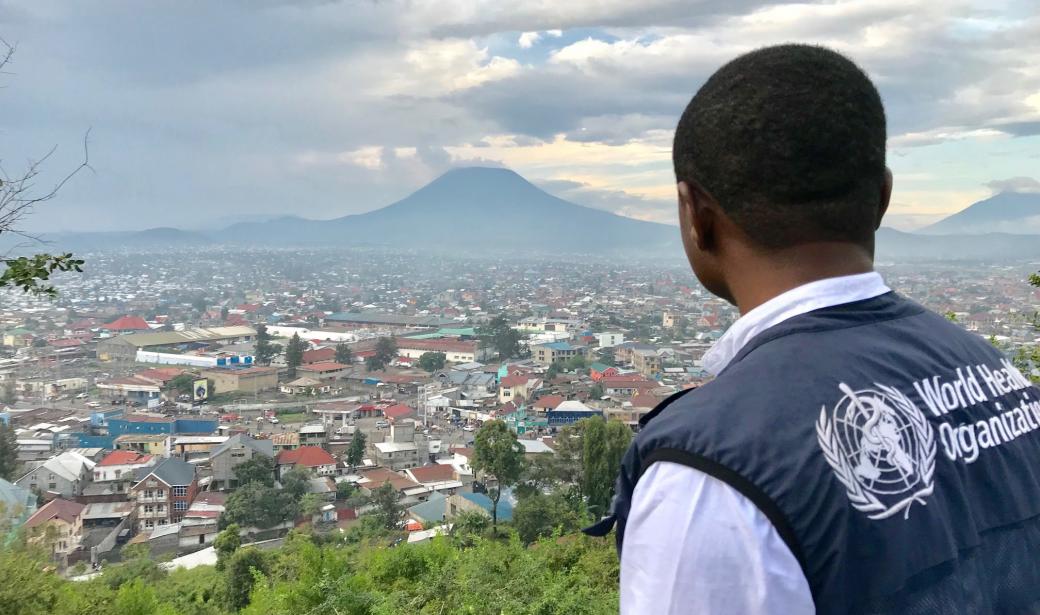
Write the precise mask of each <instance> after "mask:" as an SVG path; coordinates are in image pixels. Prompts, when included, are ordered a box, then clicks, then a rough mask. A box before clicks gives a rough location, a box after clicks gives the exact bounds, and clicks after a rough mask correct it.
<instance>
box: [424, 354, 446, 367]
mask: <svg viewBox="0 0 1040 615" xmlns="http://www.w3.org/2000/svg"><path fill="white" fill-rule="evenodd" d="M446 360H447V355H445V354H444V353H443V352H424V353H422V356H420V357H419V367H421V368H422V369H424V370H426V371H428V372H435V371H437V370H439V369H442V368H443V367H444V363H445V361H446Z"/></svg>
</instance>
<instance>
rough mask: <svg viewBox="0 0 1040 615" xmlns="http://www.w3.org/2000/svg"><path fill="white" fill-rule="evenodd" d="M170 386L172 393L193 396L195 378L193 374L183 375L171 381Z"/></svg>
mask: <svg viewBox="0 0 1040 615" xmlns="http://www.w3.org/2000/svg"><path fill="white" fill-rule="evenodd" d="M168 386H169V387H170V390H171V391H173V392H175V393H177V394H178V395H191V391H192V389H193V388H194V386H195V376H193V375H192V374H181V375H180V376H176V377H174V379H173V380H170V384H169V385H168ZM210 390H212V389H210Z"/></svg>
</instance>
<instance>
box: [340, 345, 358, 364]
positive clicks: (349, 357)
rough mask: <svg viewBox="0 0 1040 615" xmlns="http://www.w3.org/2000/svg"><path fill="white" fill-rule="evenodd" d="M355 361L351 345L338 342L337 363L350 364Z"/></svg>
mask: <svg viewBox="0 0 1040 615" xmlns="http://www.w3.org/2000/svg"><path fill="white" fill-rule="evenodd" d="M353 362H354V353H353V352H351V351H350V346H347V345H346V344H336V363H342V364H343V365H350V364H351V363H353Z"/></svg>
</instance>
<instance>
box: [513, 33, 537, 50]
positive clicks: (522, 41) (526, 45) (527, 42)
mask: <svg viewBox="0 0 1040 615" xmlns="http://www.w3.org/2000/svg"><path fill="white" fill-rule="evenodd" d="M540 38H542V35H541V34H538V33H537V32H524V33H523V34H521V35H520V38H519V39H518V40H517V41H516V43H517V44H518V45H520V48H521V49H530V48H531V47H532V46H533V45H534V44H535V43H537V42H538V39H540Z"/></svg>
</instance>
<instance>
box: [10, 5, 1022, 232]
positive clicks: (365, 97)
mask: <svg viewBox="0 0 1040 615" xmlns="http://www.w3.org/2000/svg"><path fill="white" fill-rule="evenodd" d="M0 37H2V38H3V39H5V40H7V41H8V42H9V43H11V44H13V45H16V46H17V50H16V53H15V55H14V57H13V58H12V62H11V64H10V65H8V67H7V69H6V72H7V74H4V75H0V85H2V86H3V89H0V100H2V101H3V103H4V105H5V109H6V110H7V113H6V114H5V121H4V122H3V123H2V124H0V130H2V131H3V136H4V148H3V150H2V151H0V160H2V162H3V165H4V170H5V171H6V172H7V173H8V174H9V175H14V174H17V173H18V172H19V171H20V170H21V169H22V168H23V166H24V164H25V162H26V161H27V160H29V159H35V158H39V157H41V156H43V155H45V154H46V153H47V151H49V150H50V149H51V148H52V147H54V146H57V148H58V149H57V152H56V153H55V154H54V156H52V157H51V159H50V160H48V161H47V165H46V167H45V168H44V174H43V176H41V178H40V182H39V185H41V186H46V185H47V183H48V182H51V181H55V180H57V179H59V178H60V176H61V175H62V174H63V173H66V172H68V171H69V170H71V169H72V168H74V167H75V166H76V164H78V163H79V161H80V158H81V154H82V139H83V136H84V134H85V133H86V132H87V130H88V129H89V130H90V159H91V165H92V167H93V168H94V170H95V173H84V174H81V175H79V176H77V177H76V178H75V180H74V181H73V182H71V183H69V184H68V185H67V186H66V187H65V189H64V190H63V191H62V193H61V194H60V195H59V198H58V199H56V200H54V201H52V202H50V203H47V204H45V205H43V206H42V207H41V208H40V210H39V211H38V212H37V214H36V215H35V216H33V217H31V218H30V219H28V220H27V221H26V225H25V226H26V228H27V229H28V230H31V231H35V232H45V231H46V232H61V231H112V230H140V229H147V228H154V227H163V226H169V227H176V228H182V229H197V228H212V227H213V226H215V225H216V226H220V225H226V224H230V223H233V222H234V221H237V220H249V219H256V218H270V217H277V216H285V215H294V216H300V217H304V218H311V219H329V218H335V217H340V216H344V215H349V214H354V213H362V212H365V211H370V210H373V209H378V208H380V207H383V206H386V205H388V204H390V203H393V202H395V201H397V200H399V199H401V198H403V197H405V196H407V195H408V194H410V193H411V192H413V191H414V190H416V189H417V188H419V187H421V186H422V185H424V184H425V183H427V182H428V181H430V180H431V179H433V178H434V177H436V176H438V175H439V174H440V173H442V172H444V171H445V170H447V169H450V168H453V167H458V166H472V165H501V166H506V167H508V168H511V169H513V170H515V171H517V172H518V173H520V174H521V175H523V176H524V177H525V178H527V179H528V180H530V181H531V182H532V183H534V184H535V185H537V186H539V187H541V188H543V189H545V190H547V191H548V192H550V193H551V194H554V195H556V196H559V197H561V198H564V199H566V200H569V201H572V202H575V203H578V204H580V205H586V206H589V207H594V208H598V209H604V210H608V211H612V212H614V213H618V214H620V215H625V216H628V217H633V218H638V219H643V220H652V221H656V222H664V223H671V222H672V220H671V218H672V216H673V215H674V197H673V191H674V187H673V177H672V173H671V163H670V155H669V150H670V145H671V144H670V139H671V133H672V129H673V127H674V123H675V121H676V118H677V117H678V115H679V114H680V113H681V111H682V109H683V107H684V106H685V104H686V102H687V101H688V99H689V97H690V96H691V95H692V94H693V92H695V91H696V89H697V88H698V87H699V86H700V84H701V83H702V82H703V80H704V79H705V78H706V77H707V76H708V75H709V74H710V73H711V72H712V71H714V70H715V69H716V68H717V67H718V66H720V65H721V64H722V63H724V62H725V61H726V60H728V59H731V58H732V57H734V56H736V55H738V54H739V53H741V52H744V51H747V50H749V49H752V48H754V47H757V46H760V45H765V44H771V43H778V42H784V41H791V40H797V41H802V42H812V43H820V44H825V45H828V46H831V47H834V48H836V49H838V50H840V51H842V52H844V53H846V54H848V55H849V56H850V57H852V58H853V59H854V60H856V61H857V62H859V63H860V64H861V65H862V66H863V67H864V68H865V69H866V70H867V71H868V72H869V73H870V74H871V76H872V77H873V78H874V79H875V80H876V82H877V84H878V86H879V88H880V90H881V92H882V95H883V97H884V99H885V102H886V105H887V110H888V116H889V140H890V151H889V164H890V166H891V167H892V168H893V172H894V174H895V179H896V188H895V193H894V196H893V206H892V208H891V210H890V215H889V217H888V219H887V221H886V225H887V226H890V227H893V228H897V229H900V230H911V229H915V228H919V227H921V226H924V225H926V224H929V223H931V222H934V221H936V220H938V219H940V218H942V217H943V216H945V215H948V214H950V213H953V212H956V211H959V210H961V209H963V208H964V207H967V206H968V205H970V204H972V203H974V202H976V201H978V200H981V199H983V198H986V197H988V196H990V195H992V194H994V193H995V192H997V191H999V190H1001V189H1007V188H1013V189H1017V190H1038V189H1040V182H1038V181H1037V180H1038V177H1037V172H1036V170H1035V169H1036V168H1037V164H1038V162H1040V67H1037V66H1036V65H1035V64H1033V63H1032V61H1031V58H1033V57H1036V56H1037V54H1038V53H1040V16H1038V15H1037V14H1036V11H1035V9H1033V8H1031V7H1030V3H1029V2H1026V1H1024V0H1009V1H1006V2H998V5H997V6H996V7H994V6H993V5H992V4H985V5H983V4H982V3H980V2H948V3H935V2H930V1H927V0H916V1H911V2H899V3H895V2H891V1H890V0H872V1H866V2H859V1H857V2H852V1H845V2H838V3H791V2H768V1H758V0H751V1H749V2H739V3H723V2H719V1H710V2H704V3H700V4H698V5H696V6H694V7H690V6H689V5H688V3H682V2H678V1H677V0H654V1H652V2H648V3H642V4H640V5H638V6H636V5H633V4H632V3H628V2H621V1H610V2H591V1H586V0H578V1H575V2H571V3H568V4H567V5H566V7H560V6H555V5H554V4H552V3H549V2H532V3H523V4H522V5H518V6H504V5H498V4H497V3H491V2H481V1H478V0H455V1H452V2H448V3H444V2H438V3H434V2H428V1H415V2H410V3H408V4H407V5H402V4H401V3H397V2H368V3H342V2H315V1H299V2H292V1H281V2H280V1H276V0H272V1H270V2H265V3H259V4H255V3H244V2H234V3H226V4H223V5H208V6H207V8H206V10H205V11H199V10H198V9H197V7H191V6H186V5H182V4H180V3H172V2H163V3H156V4H154V5H152V6H150V8H149V10H148V11H147V12H140V11H135V10H134V7H133V6H132V5H130V4H128V3H125V2H116V1H111V2H100V3H91V5H90V6H76V5H73V4H69V3H62V2H57V1H47V0H45V1H41V2H33V3H24V2H9V1H0Z"/></svg>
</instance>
